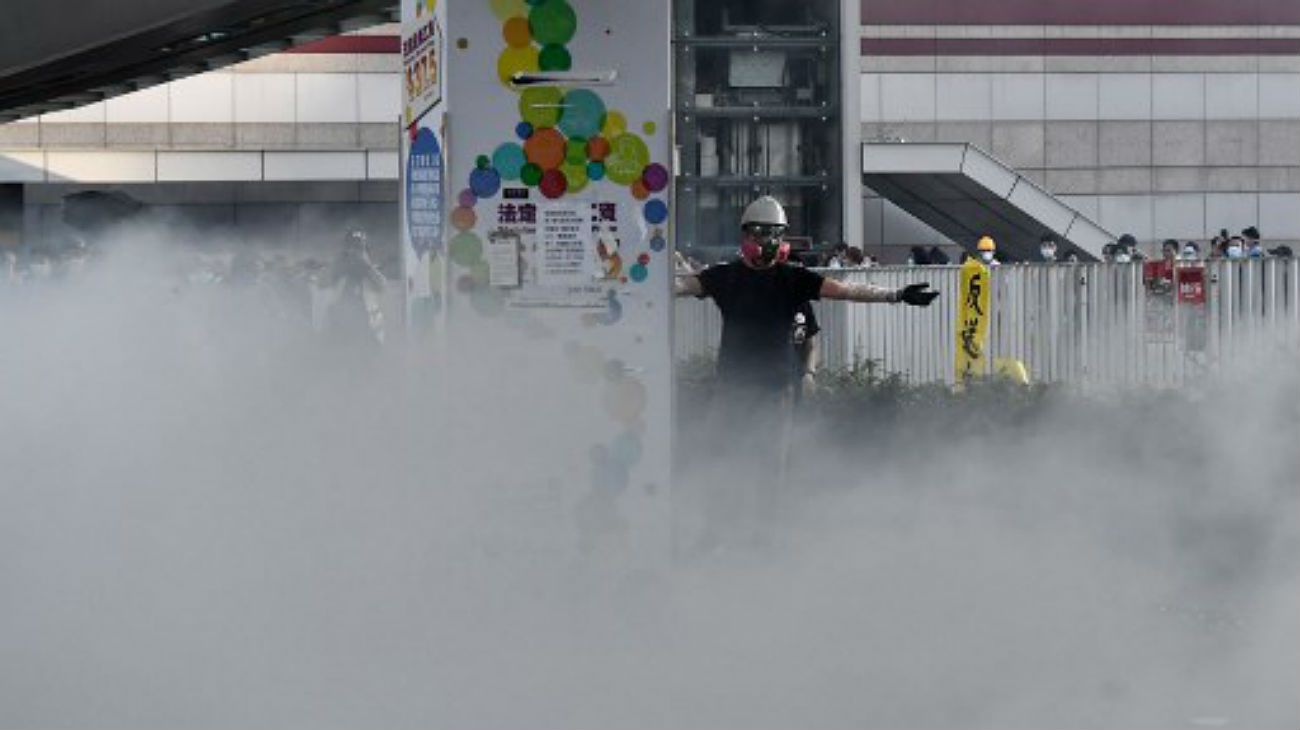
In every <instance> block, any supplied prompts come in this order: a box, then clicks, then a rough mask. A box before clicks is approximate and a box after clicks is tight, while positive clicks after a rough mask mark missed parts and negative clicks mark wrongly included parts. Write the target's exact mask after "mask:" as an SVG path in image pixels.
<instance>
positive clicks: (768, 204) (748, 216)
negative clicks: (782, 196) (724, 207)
mask: <svg viewBox="0 0 1300 730" xmlns="http://www.w3.org/2000/svg"><path fill="white" fill-rule="evenodd" d="M750 224H759V225H765V226H781V227H782V228H784V227H786V226H789V225H790V223H789V222H788V221H787V220H786V217H785V208H783V207H781V203H780V202H778V201H777V199H776V198H773V197H772V196H771V195H764V196H763V197H761V198H759V199H758V200H755V201H754V202H752V203H750V204H749V205H748V206H747V207H746V208H745V212H744V214H743V215H741V216H740V227H741V228H744V227H745V226H748V225H750Z"/></svg>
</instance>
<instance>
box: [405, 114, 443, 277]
mask: <svg viewBox="0 0 1300 730" xmlns="http://www.w3.org/2000/svg"><path fill="white" fill-rule="evenodd" d="M442 167H443V165H442V150H441V149H440V147H439V145H438V138H437V136H435V135H434V133H433V132H432V131H431V130H429V129H424V128H421V129H420V130H419V132H417V133H416V137H415V141H414V142H413V143H412V144H411V151H410V153H409V156H408V158H407V169H406V218H407V227H408V234H409V236H410V240H411V247H412V248H414V249H415V251H416V253H417V254H418V255H419V256H420V257H421V258H423V257H424V256H425V255H426V254H428V253H429V251H431V250H433V249H434V248H435V247H436V246H437V245H438V243H439V241H440V239H441V237H442V213H443V211H442Z"/></svg>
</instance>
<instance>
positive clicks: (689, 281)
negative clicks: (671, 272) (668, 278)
mask: <svg viewBox="0 0 1300 730" xmlns="http://www.w3.org/2000/svg"><path fill="white" fill-rule="evenodd" d="M673 293H674V294H676V295H677V296H679V297H702V296H704V285H703V284H701V283H700V277H698V276H696V275H695V274H678V275H677V276H676V277H674V282H673Z"/></svg>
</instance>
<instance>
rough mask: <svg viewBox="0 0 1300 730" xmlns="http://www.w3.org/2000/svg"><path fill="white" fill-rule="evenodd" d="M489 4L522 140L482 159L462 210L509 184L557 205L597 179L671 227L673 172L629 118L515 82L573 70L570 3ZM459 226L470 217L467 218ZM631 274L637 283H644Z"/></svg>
mask: <svg viewBox="0 0 1300 730" xmlns="http://www.w3.org/2000/svg"><path fill="white" fill-rule="evenodd" d="M486 1H487V2H488V4H489V7H490V8H491V10H492V13H493V14H494V15H495V16H496V17H497V18H498V19H499V20H500V21H501V39H502V41H503V43H504V47H503V48H502V49H501V52H500V55H499V56H498V57H497V76H498V78H499V79H500V81H501V83H502V84H503V85H505V86H506V88H508V89H510V90H511V91H514V92H516V93H518V95H519V122H518V123H517V124H516V125H515V128H514V132H515V137H516V138H517V141H511V142H503V143H502V144H500V145H499V146H498V147H497V148H496V149H495V150H493V152H492V154H491V155H481V156H480V157H479V159H478V161H477V162H478V164H477V167H476V169H475V170H474V171H472V172H471V173H470V176H469V180H468V183H469V190H467V191H466V192H465V193H462V196H465V195H466V194H468V195H469V196H470V197H471V198H472V199H470V200H467V199H466V198H465V197H462V198H461V200H460V203H461V207H462V208H472V207H473V206H474V205H475V204H476V203H477V202H478V200H480V199H486V198H492V197H493V196H495V195H496V194H497V193H498V192H500V190H501V187H502V184H503V182H505V183H519V184H522V185H525V186H527V187H529V188H535V189H536V190H537V192H538V193H539V194H540V195H541V196H542V197H544V198H546V199H549V200H556V199H560V198H563V197H564V196H566V195H572V194H575V193H578V192H581V191H582V190H584V189H585V188H586V187H587V186H588V185H589V184H590V183H591V182H593V181H596V182H600V181H606V180H607V181H609V182H612V183H614V184H617V185H619V186H622V187H625V188H627V190H628V193H629V194H630V195H631V196H632V197H633V198H634V199H635V200H638V201H642V202H643V206H642V216H643V217H644V219H645V221H646V222H647V223H649V224H650V225H659V224H661V223H663V222H664V221H666V220H667V218H668V205H667V203H665V202H664V201H663V200H660V199H659V198H657V197H655V196H656V195H658V194H659V193H662V192H664V191H666V190H667V189H668V186H669V184H670V183H671V178H670V175H669V172H668V168H666V167H665V166H664V165H662V164H659V163H654V162H651V159H650V148H649V146H648V145H647V144H646V141H645V138H644V137H643V136H641V134H637V133H636V132H634V131H630V130H631V129H632V128H631V127H630V125H629V123H628V118H627V115H626V114H624V113H623V112H622V111H620V110H618V109H610V108H609V107H608V105H607V104H606V102H605V99H604V98H603V97H602V96H601V95H600V94H599V93H597V92H596V91H594V90H591V89H586V88H573V89H566V88H561V87H560V86H555V85H544V86H532V85H529V86H525V87H523V88H518V87H516V86H515V85H514V84H513V78H514V76H515V75H516V74H520V73H536V72H546V71H568V70H570V69H572V68H573V56H572V54H571V52H570V50H569V43H570V42H571V41H572V40H573V39H574V37H575V36H576V35H577V32H578V14H577V12H576V11H575V10H574V9H573V6H572V5H570V3H569V0H486ZM639 129H640V131H641V133H643V134H644V135H646V136H650V135H653V134H655V132H656V131H657V125H656V123H655V122H653V121H645V122H642V123H641V125H640V127H639ZM455 216H456V213H455V212H453V218H455ZM459 220H461V221H462V222H464V221H467V220H470V218H469V217H468V216H466V215H465V214H461V215H460V217H459ZM471 227H472V225H471ZM651 250H653V251H656V252H659V251H662V250H664V243H663V241H662V236H660V246H659V247H658V248H654V246H653V242H652V247H651ZM646 266H647V265H643V268H646ZM628 273H629V275H630V276H631V277H632V280H633V281H642V280H644V278H645V277H642V278H641V279H638V278H637V276H636V274H635V272H632V271H629V272H628ZM647 276H648V270H647Z"/></svg>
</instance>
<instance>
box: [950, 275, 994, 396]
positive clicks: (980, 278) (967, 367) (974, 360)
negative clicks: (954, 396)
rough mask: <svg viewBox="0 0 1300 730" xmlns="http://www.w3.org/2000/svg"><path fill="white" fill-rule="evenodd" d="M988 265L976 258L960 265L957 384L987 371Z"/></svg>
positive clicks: (989, 291) (990, 293) (990, 300)
mask: <svg viewBox="0 0 1300 730" xmlns="http://www.w3.org/2000/svg"><path fill="white" fill-rule="evenodd" d="M990 279H991V276H990V274H989V268H988V267H987V266H985V265H984V264H982V263H980V262H979V261H978V260H976V259H968V260H967V261H966V263H964V264H962V267H961V301H960V302H959V303H958V307H957V326H956V328H955V329H956V331H957V385H958V387H960V386H961V385H962V384H963V383H965V382H966V381H967V380H969V379H970V378H971V376H974V375H985V374H986V373H988V361H987V359H986V357H985V355H986V353H985V344H986V343H987V342H988V336H989V307H990V304H991V303H992V290H993V287H992V281H991V280H990Z"/></svg>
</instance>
